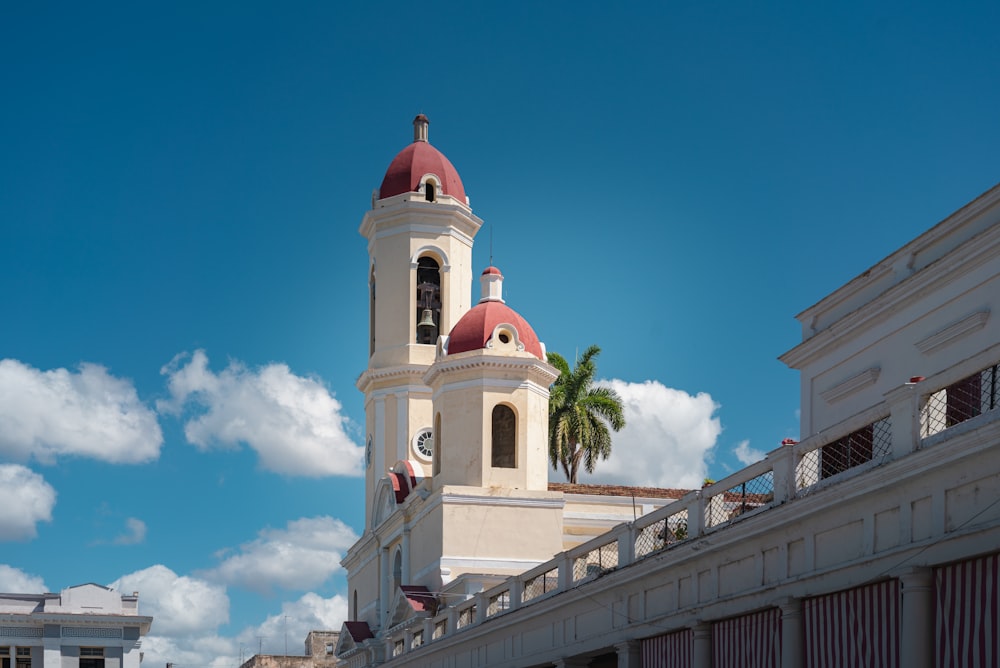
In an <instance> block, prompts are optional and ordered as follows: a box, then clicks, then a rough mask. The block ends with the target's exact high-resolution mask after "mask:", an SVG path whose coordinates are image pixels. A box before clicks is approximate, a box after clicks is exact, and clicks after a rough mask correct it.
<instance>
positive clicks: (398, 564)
mask: <svg viewBox="0 0 1000 668" xmlns="http://www.w3.org/2000/svg"><path fill="white" fill-rule="evenodd" d="M401 584H403V552H402V550H400V549H399V548H396V555H395V556H394V557H393V558H392V586H391V587H390V588H389V596H392V595H393V594H395V593H396V590H397V589H399V586H400V585H401Z"/></svg>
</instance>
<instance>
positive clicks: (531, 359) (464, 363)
mask: <svg viewBox="0 0 1000 668" xmlns="http://www.w3.org/2000/svg"><path fill="white" fill-rule="evenodd" d="M465 355H466V353H460V355H458V356H455V357H445V358H444V359H440V360H438V361H436V362H434V364H432V365H431V367H430V369H428V370H427V372H426V373H425V374H424V376H423V381H424V384H425V385H432V384H433V383H434V382H435V381H436V380H437V379H438V378H439V377H440V376H442V375H444V374H452V373H455V372H459V371H481V372H498V373H503V374H507V373H509V372H511V371H513V372H515V373H518V374H519V375H522V376H527V377H529V378H530V379H532V380H535V381H536V382H537V383H538V384H539V385H540V386H543V387H546V388H547V387H548V386H549V385H551V384H552V383H553V382H555V379H556V378H558V377H559V372H558V371H557V370H556V369H555V367H553V366H551V365H549V363H548V362H543V361H542V360H540V359H538V358H537V357H535V356H534V355H531V354H530V353H525V354H524V356H520V355H518V356H513V355H496V354H491V353H490V352H488V351H485V350H482V351H480V350H476V351H473V354H472V355H469V356H468V357H466V356H465ZM505 380H506V379H505Z"/></svg>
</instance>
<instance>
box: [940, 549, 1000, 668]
mask: <svg viewBox="0 0 1000 668" xmlns="http://www.w3.org/2000/svg"><path fill="white" fill-rule="evenodd" d="M998 581H1000V555H997V554H993V555H990V556H988V557H980V558H978V559H970V560H968V561H963V562H961V563H957V564H951V565H950V566H942V567H941V568H936V569H934V586H935V592H934V593H935V598H936V599H937V615H935V617H936V626H937V628H936V633H935V635H936V647H937V657H936V658H937V662H936V663H937V667H938V668H995V667H996V666H998V665H1000V631H998V629H1000V588H998Z"/></svg>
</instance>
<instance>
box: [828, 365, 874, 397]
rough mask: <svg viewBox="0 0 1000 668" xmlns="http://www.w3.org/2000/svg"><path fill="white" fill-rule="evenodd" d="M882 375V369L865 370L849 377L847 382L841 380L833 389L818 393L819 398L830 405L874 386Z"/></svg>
mask: <svg viewBox="0 0 1000 668" xmlns="http://www.w3.org/2000/svg"><path fill="white" fill-rule="evenodd" d="M880 373H882V369H880V368H879V367H877V366H876V367H872V368H871V369H865V370H864V371H862V372H861V373H859V374H856V375H854V376H851V377H850V378H848V379H847V380H842V381H841V382H839V383H837V384H836V385H834V386H833V387H831V388H829V389H827V390H823V391H822V392H820V393H819V396H821V397H823V399H825V400H826V402H827V403H829V404H832V403H836V402H838V401H840V400H841V399H844V398H846V397H849V396H851V395H852V394H854V393H855V392H858V391H860V390H863V389H864V388H866V387H868V386H870V385H874V384H875V382H876V381H878V376H879V374H880Z"/></svg>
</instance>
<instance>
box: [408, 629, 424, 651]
mask: <svg viewBox="0 0 1000 668" xmlns="http://www.w3.org/2000/svg"><path fill="white" fill-rule="evenodd" d="M423 644H424V632H423V629H421V630H420V631H414V632H413V642H412V643H410V647H412V648H413V649H416V648H418V647H420V646H421V645H423Z"/></svg>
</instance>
